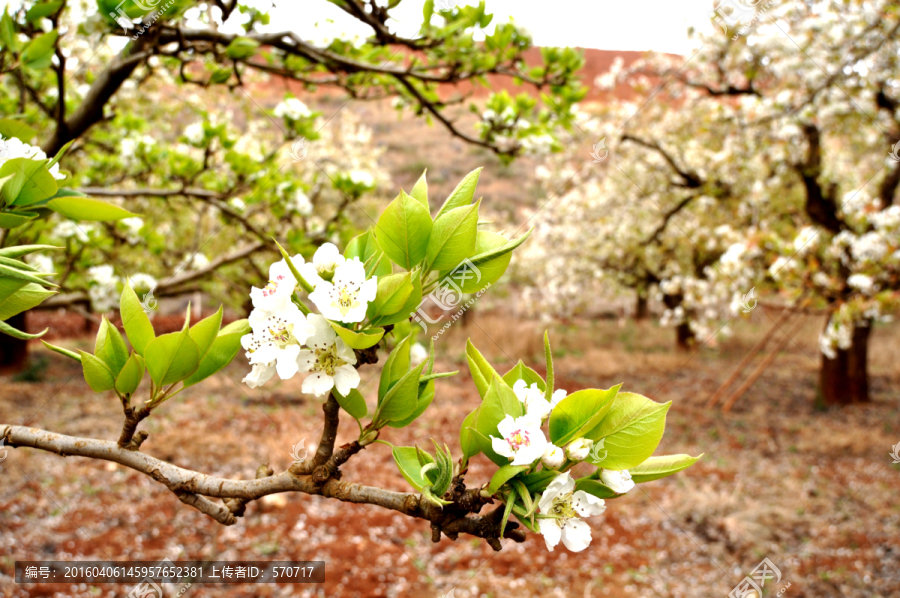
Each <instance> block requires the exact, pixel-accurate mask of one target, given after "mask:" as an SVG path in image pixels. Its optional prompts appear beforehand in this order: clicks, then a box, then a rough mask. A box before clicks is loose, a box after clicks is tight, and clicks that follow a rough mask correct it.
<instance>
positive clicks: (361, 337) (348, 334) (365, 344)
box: [328, 321, 384, 350]
mask: <svg viewBox="0 0 900 598" xmlns="http://www.w3.org/2000/svg"><path fill="white" fill-rule="evenodd" d="M328 323H329V324H331V327H332V328H334V331H335V332H337V333H338V336H340V337H341V338H342V339H344V342H345V343H347V344H348V345H349V346H350V348H351V349H360V350H362V349H368V348H369V347H374V346H375V345H377V344H378V341H380V340H381V337H383V336H384V328H369V329H368V330H361V331H360V332H355V331H353V330H350V329H349V328H344V327H343V326H341V325H340V324H337V323H336V322H331V321H329V322H328Z"/></svg>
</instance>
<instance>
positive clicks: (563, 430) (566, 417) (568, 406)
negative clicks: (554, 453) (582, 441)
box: [550, 384, 622, 446]
mask: <svg viewBox="0 0 900 598" xmlns="http://www.w3.org/2000/svg"><path fill="white" fill-rule="evenodd" d="M621 387H622V385H621V384H618V385H616V386H613V387H612V388H610V389H609V390H598V389H596V388H588V389H585V390H579V391H578V392H573V393H572V394H570V395H569V396H567V397H566V398H564V399H563V400H562V401H560V402H559V404H558V405H557V406H556V407H555V408H554V409H553V412H552V413H551V414H550V442H552V443H553V444H555V445H556V446H563V445H565V444H568V443H569V442H571V441H572V440H575V439H576V438H584V437H586V436H587V434H588V432H591V431H592V430H594V429H595V428H596V427H597V426H598V424H600V422H601V421H602V420H603V418H604V417H606V414H607V413H609V411H610V408H611V407H612V406H613V404H614V402H615V398H616V395H617V394H618V392H619V389H620V388H621Z"/></svg>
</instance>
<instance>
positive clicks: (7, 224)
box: [0, 212, 37, 229]
mask: <svg viewBox="0 0 900 598" xmlns="http://www.w3.org/2000/svg"><path fill="white" fill-rule="evenodd" d="M35 218H37V214H34V213H32V212H19V213H11V212H0V228H8V229H9V228H16V227H17V226H22V225H23V224H25V223H26V222H28V221H29V220H34V219H35Z"/></svg>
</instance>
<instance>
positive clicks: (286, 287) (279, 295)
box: [250, 255, 303, 312]
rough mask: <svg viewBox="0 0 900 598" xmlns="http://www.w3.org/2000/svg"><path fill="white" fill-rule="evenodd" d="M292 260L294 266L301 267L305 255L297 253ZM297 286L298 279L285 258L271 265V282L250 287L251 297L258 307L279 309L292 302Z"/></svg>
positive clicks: (254, 304) (271, 309) (270, 309)
mask: <svg viewBox="0 0 900 598" xmlns="http://www.w3.org/2000/svg"><path fill="white" fill-rule="evenodd" d="M291 261H292V262H293V263H294V267H300V265H302V264H303V256H302V255H295V256H294V257H292V258H291ZM296 287H297V279H296V278H294V275H293V273H292V272H291V269H290V267H289V266H288V264H287V260H284V259H283V260H281V261H280V262H275V263H274V264H272V265H271V266H269V283H268V284H267V285H266V286H265V287H264V288H262V289H258V288H256V287H252V288H251V289H250V299H251V300H252V301H253V307H255V308H257V309H264V310H268V311H272V312H275V311H279V310H280V309H281V308H282V307H284V306H285V305H287V304H288V303H290V302H291V296H292V295H293V294H294V289H295V288H296Z"/></svg>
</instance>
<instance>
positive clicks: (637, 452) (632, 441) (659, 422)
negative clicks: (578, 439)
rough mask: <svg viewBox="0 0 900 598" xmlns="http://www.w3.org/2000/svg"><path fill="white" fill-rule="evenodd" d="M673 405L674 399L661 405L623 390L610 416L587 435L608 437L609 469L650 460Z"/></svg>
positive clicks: (604, 465) (606, 461) (595, 438)
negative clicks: (667, 413)
mask: <svg viewBox="0 0 900 598" xmlns="http://www.w3.org/2000/svg"><path fill="white" fill-rule="evenodd" d="M571 396H572V395H570V397H571ZM568 398H569V397H566V399H568ZM560 405H562V403H560ZM671 406H672V402H671V401H669V402H668V403H664V404H662V405H660V404H659V403H656V402H654V401H651V400H650V399H648V398H647V397H644V396H641V395H639V394H635V393H631V392H623V393H619V395H618V397H616V400H615V402H614V403H613V406H612V408H611V409H610V410H609V413H608V415H607V416H606V418H605V419H604V420H603V421H602V422H600V425H598V426H597V427H596V428H594V429H593V430H591V431H590V432H588V433H587V434H585V435H584V437H585V438H589V439H591V440H593V441H595V442H596V441H598V440H600V439H601V438H602V439H604V448H605V449H606V451H607V455H606V458H605V459H603V467H604V468H605V469H615V470H622V469H631V468H632V467H634V466H636V465H639V464H641V463H643V462H644V461H646V460H647V459H648V458H649V457H650V456H651V455H652V454H653V451H655V450H656V447H657V446H659V441H660V440H661V439H662V435H663V432H664V431H665V427H666V412H667V411H668V410H669V407H671ZM559 407H560V406H559V405H557V407H556V409H554V412H556V410H558V409H559ZM551 420H552V415H551ZM551 429H552V428H551ZM554 444H556V442H555V441H554ZM595 465H596V464H595Z"/></svg>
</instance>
